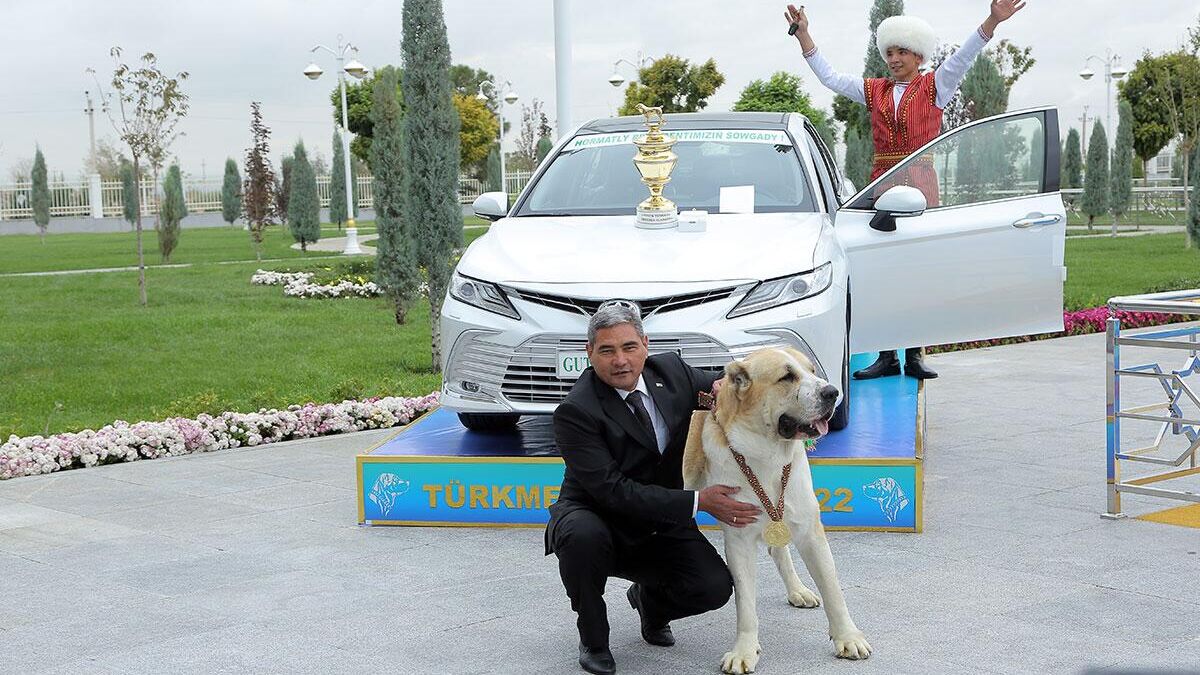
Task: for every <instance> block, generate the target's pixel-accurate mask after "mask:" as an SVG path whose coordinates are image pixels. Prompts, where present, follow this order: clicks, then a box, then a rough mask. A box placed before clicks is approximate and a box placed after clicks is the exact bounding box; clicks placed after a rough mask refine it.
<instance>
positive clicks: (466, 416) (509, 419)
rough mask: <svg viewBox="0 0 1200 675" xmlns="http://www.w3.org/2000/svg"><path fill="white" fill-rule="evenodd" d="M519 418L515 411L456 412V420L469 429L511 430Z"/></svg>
mask: <svg viewBox="0 0 1200 675" xmlns="http://www.w3.org/2000/svg"><path fill="white" fill-rule="evenodd" d="M519 419H521V416H520V415H517V414H515V413H458V421H459V422H460V423H462V425H463V426H464V427H466V428H468V429H470V430H471V431H511V430H512V429H513V428H514V427H516V426H517V420H519Z"/></svg>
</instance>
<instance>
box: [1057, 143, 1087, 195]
mask: <svg viewBox="0 0 1200 675" xmlns="http://www.w3.org/2000/svg"><path fill="white" fill-rule="evenodd" d="M1059 182H1060V184H1061V185H1062V187H1063V188H1081V187H1083V151H1082V150H1080V146H1079V130H1078V129H1071V130H1070V131H1068V132H1067V143H1066V146H1065V147H1064V148H1063V155H1062V177H1061V178H1060V180H1059Z"/></svg>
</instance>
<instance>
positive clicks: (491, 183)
mask: <svg viewBox="0 0 1200 675" xmlns="http://www.w3.org/2000/svg"><path fill="white" fill-rule="evenodd" d="M483 182H484V186H485V188H486V190H487V191H488V192H499V191H500V190H502V189H503V187H502V186H501V185H500V144H499V143H492V148H491V149H490V150H488V156H487V171H486V172H485V174H484V178H483Z"/></svg>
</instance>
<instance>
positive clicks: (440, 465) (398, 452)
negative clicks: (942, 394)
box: [356, 354, 924, 532]
mask: <svg viewBox="0 0 1200 675" xmlns="http://www.w3.org/2000/svg"><path fill="white" fill-rule="evenodd" d="M874 358H875V355H874V354H855V355H854V357H853V358H852V359H851V368H852V369H858V368H861V367H863V366H866V365H869V364H870V362H871V361H873V360H874ZM850 394H851V396H850V425H849V426H848V427H847V428H846V429H844V430H842V431H836V432H831V433H830V434H829V435H827V436H826V437H825V438H822V439H821V440H820V442H818V443H817V447H816V449H815V450H814V451H813V452H812V453H810V454H809V463H810V466H811V468H812V473H813V486H814V490H815V491H816V493H817V498H818V501H819V502H820V504H821V511H822V514H821V520H822V522H823V523H824V524H825V526H826V528H828V529H850V530H884V531H900V532H919V531H920V530H921V527H922V514H921V511H922V509H921V502H922V497H923V495H922V492H923V485H922V483H923V475H922V454H923V427H924V414H923V399H924V392H923V387H922V386H921V385H920V383H919V382H918V381H917V380H915V379H913V378H909V377H904V376H900V377H886V378H880V379H877V380H866V381H852V382H851V388H850ZM357 473H358V476H357V479H358V480H357V481H356V482H357V485H358V503H359V522H360V523H363V524H368V525H441V526H492V527H504V526H516V527H522V526H524V527H530V526H537V525H542V524H544V523H545V522H546V520H547V518H548V513H547V511H546V507H547V506H549V505H550V504H551V503H553V502H554V500H555V499H557V496H558V488H559V485H560V484H561V482H562V474H563V463H562V459H561V458H560V457H559V456H558V452H557V450H556V449H555V448H554V437H553V428H552V424H551V419H550V417H549V416H531V417H525V418H523V419H522V420H521V422H520V423H519V424H518V426H517V430H516V431H515V432H504V433H479V432H471V431H467V430H466V429H465V428H464V427H463V426H462V425H461V424H459V422H458V417H457V415H455V414H454V413H453V412H452V411H450V410H446V409H441V408H439V409H436V410H433V411H431V412H430V413H427V414H426V415H424V416H422V417H421V418H419V419H418V420H416V421H414V422H413V423H412V424H409V425H408V426H406V427H402V428H401V429H400V430H398V431H397V433H396V434H395V435H393V436H392V437H390V438H389V439H387V440H386V441H384V442H383V443H381V444H380V445H379V446H377V447H375V448H373V449H372V450H370V451H368V452H367V453H365V454H362V455H359V456H358V461H357ZM697 522H698V523H699V524H700V525H701V526H705V525H709V526H715V525H716V523H715V521H713V520H712V519H711V517H709V516H708V514H700V518H698V520H697Z"/></svg>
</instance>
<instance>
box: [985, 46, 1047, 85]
mask: <svg viewBox="0 0 1200 675" xmlns="http://www.w3.org/2000/svg"><path fill="white" fill-rule="evenodd" d="M983 54H984V56H985V57H987V59H988V60H989V61H991V62H992V63H993V64H995V65H996V69H997V70H998V71H1000V75H1001V77H1003V78H1004V89H1005V91H1006V92H1010V91H1012V87H1013V85H1014V84H1016V83H1017V80H1019V79H1021V76H1022V75H1024V74H1025V73H1028V72H1029V69H1030V68H1033V66H1034V65H1036V64H1037V59H1035V58H1033V47H1020V46H1018V45H1016V44H1015V43H1013V41H1012V40H1009V39H1008V38H1004V39H1003V40H1000V41H999V42H997V43H996V45H995V46H994V47H989V48H988V49H985V50H984V51H983Z"/></svg>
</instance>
